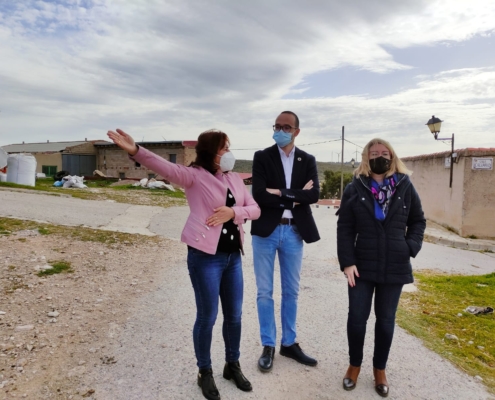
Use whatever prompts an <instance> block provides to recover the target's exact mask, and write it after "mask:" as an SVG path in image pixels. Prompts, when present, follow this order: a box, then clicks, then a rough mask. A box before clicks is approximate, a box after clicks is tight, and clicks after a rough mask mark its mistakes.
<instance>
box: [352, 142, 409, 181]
mask: <svg viewBox="0 0 495 400" xmlns="http://www.w3.org/2000/svg"><path fill="white" fill-rule="evenodd" d="M375 144H382V145H384V146H385V147H386V148H387V149H388V151H389V152H390V169H389V170H388V171H387V174H386V177H389V176H392V175H393V174H395V173H396V172H399V173H401V174H406V175H411V174H412V171H409V170H408V169H407V167H406V166H405V165H404V163H403V162H402V161H401V159H400V158H399V157H398V156H397V154H396V153H395V151H394V148H393V147H392V145H391V144H390V143H389V142H387V141H386V140H383V139H379V138H375V139H371V140H370V141H369V142H368V144H367V145H366V146H364V149H363V152H362V154H361V164H359V167H357V168H356V169H355V170H354V175H355V176H359V175H366V176H370V174H371V168H370V157H369V153H370V148H371V147H372V146H374V145H375Z"/></svg>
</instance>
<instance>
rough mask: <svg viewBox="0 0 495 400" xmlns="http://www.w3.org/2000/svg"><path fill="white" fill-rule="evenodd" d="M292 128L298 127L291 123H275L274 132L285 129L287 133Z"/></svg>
mask: <svg viewBox="0 0 495 400" xmlns="http://www.w3.org/2000/svg"><path fill="white" fill-rule="evenodd" d="M292 129H297V128H295V127H293V126H290V125H279V124H275V125H273V132H280V131H284V132H285V133H289V132H290V131H291V130H292Z"/></svg>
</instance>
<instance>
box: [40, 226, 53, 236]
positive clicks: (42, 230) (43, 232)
mask: <svg viewBox="0 0 495 400" xmlns="http://www.w3.org/2000/svg"><path fill="white" fill-rule="evenodd" d="M38 232H39V233H40V235H49V234H50V231H49V230H48V229H47V228H45V227H44V226H42V227H40V228H38Z"/></svg>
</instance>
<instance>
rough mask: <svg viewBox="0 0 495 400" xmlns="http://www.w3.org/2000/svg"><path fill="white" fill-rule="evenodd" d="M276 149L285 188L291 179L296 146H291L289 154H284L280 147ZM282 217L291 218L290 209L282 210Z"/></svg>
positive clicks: (288, 185)
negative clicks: (278, 153) (282, 169)
mask: <svg viewBox="0 0 495 400" xmlns="http://www.w3.org/2000/svg"><path fill="white" fill-rule="evenodd" d="M278 151H279V152H280V158H281V159H282V166H283V167H284V174H285V184H286V189H290V183H291V180H292V168H293V167H294V153H295V151H296V146H294V147H293V148H292V150H291V151H290V153H289V155H287V154H285V152H284V151H283V150H282V149H281V148H280V147H279V148H278ZM282 218H292V211H291V210H284V213H283V214H282Z"/></svg>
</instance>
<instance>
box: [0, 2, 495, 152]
mask: <svg viewBox="0 0 495 400" xmlns="http://www.w3.org/2000/svg"><path fill="white" fill-rule="evenodd" d="M14 4H15V5H14V6H13V7H15V8H13V9H6V8H2V6H1V5H0V59H1V60H8V62H3V61H2V62H1V63H0V86H1V88H2V96H1V98H0V110H1V112H0V127H1V134H0V144H8V143H13V142H18V141H20V140H24V141H38V140H39V141H44V140H46V139H50V140H52V141H53V140H68V139H73V140H79V139H80V138H82V137H88V138H103V137H104V133H105V132H106V130H107V129H109V128H114V127H116V126H121V127H125V128H126V129H129V131H130V132H131V133H134V132H135V134H136V136H137V137H142V136H143V135H144V136H145V139H147V140H159V139H161V138H162V137H166V138H167V139H186V138H194V137H196V136H197V134H198V133H199V132H201V131H202V130H205V129H207V128H210V127H212V126H215V127H218V128H220V129H224V130H226V131H227V132H228V133H229V135H230V136H231V139H232V141H233V147H238V148H239V147H241V148H246V147H263V146H267V145H270V144H271V143H272V141H271V133H270V126H271V125H272V121H273V119H274V118H275V116H276V114H277V113H278V112H279V111H280V110H281V109H294V110H295V111H297V112H298V113H299V114H300V116H301V121H302V122H303V123H304V126H305V128H306V129H305V130H303V133H302V134H301V137H300V142H301V143H302V142H315V141H320V140H321V139H322V137H323V138H325V137H326V136H325V135H328V136H329V137H332V138H333V137H335V136H337V137H338V136H339V134H340V126H341V125H342V124H344V125H346V127H347V129H348V132H349V135H350V136H349V137H350V138H353V139H351V140H353V141H356V140H359V141H360V142H361V143H362V142H363V141H365V140H367V139H369V138H370V136H371V135H384V136H387V137H388V138H389V139H391V140H392V142H394V139H395V138H400V140H401V141H402V142H404V145H402V144H399V145H398V150H399V153H407V154H418V153H422V152H429V151H436V150H435V149H437V146H438V144H437V143H430V142H429V140H431V142H433V140H432V139H431V138H429V137H425V144H424V145H423V144H422V143H421V144H418V140H417V137H418V135H421V137H423V135H424V134H425V133H424V132H426V134H427V130H426V127H424V126H422V125H421V122H422V121H423V119H425V118H426V119H427V118H428V117H429V115H430V114H432V113H436V114H438V115H439V116H441V117H442V118H444V119H445V120H446V123H445V125H444V126H445V127H447V126H449V124H452V126H456V129H457V128H458V129H459V130H460V131H466V132H467V131H469V132H470V135H471V136H470V137H473V136H472V135H473V134H477V135H479V137H480V138H481V140H480V141H479V142H480V143H486V144H484V145H489V143H490V138H489V137H488V136H486V135H487V133H486V132H487V130H488V129H491V127H492V126H493V122H494V121H493V117H492V115H493V104H494V102H493V98H494V97H495V96H494V94H493V91H494V87H493V83H492V82H493V78H494V76H493V74H494V72H493V70H490V69H476V68H474V69H471V70H462V71H447V72H445V73H443V74H439V75H436V76H434V77H429V76H422V77H418V85H417V87H415V88H413V89H409V90H407V91H404V92H400V91H399V89H398V92H397V93H396V94H394V95H392V96H387V97H382V98H373V99H372V98H367V97H364V96H354V97H350V96H343V97H338V98H318V99H304V100H281V98H282V97H283V96H284V95H286V94H288V93H294V92H297V91H299V92H300V91H302V90H304V89H300V88H298V89H293V88H294V87H295V86H297V84H299V83H301V82H302V81H303V80H304V78H305V77H307V76H309V75H311V74H314V73H317V72H320V71H324V70H329V69H335V68H342V67H345V66H352V67H355V68H358V69H364V70H369V71H373V72H377V73H382V74H385V73H390V72H391V71H394V70H401V69H407V68H410V66H408V65H403V64H400V63H398V62H397V61H395V60H394V59H393V57H392V56H391V55H390V53H388V52H387V50H386V49H385V48H386V47H385V48H384V47H383V46H391V47H396V48H407V47H410V46H419V45H433V44H435V43H438V42H442V41H449V40H453V41H462V40H467V39H469V38H470V37H472V36H473V35H479V34H489V33H490V32H491V31H493V29H495V7H494V6H493V2H492V1H480V0H474V1H470V2H469V6H466V5H465V3H464V2H458V1H454V0H450V1H447V0H437V1H432V2H430V1H417V0H410V1H394V0H382V1H379V2H369V1H364V0H361V1H360V0H352V1H346V2H344V3H343V2H340V1H323V0H322V1H315V0H313V1H309V2H304V3H303V2H286V1H281V0H279V1H270V2H266V1H261V0H256V1H251V2H249V3H248V2H232V1H227V0H224V1H220V2H218V1H215V2H213V1H210V2H205V1H199V0H197V1H167V2H165V1H149V0H147V1H137V0H135V1H103V0H101V1H86V2H83V1H76V0H74V1H63V2H59V3H58V4H55V3H52V2H43V1H32V2H27V1H26V2H19V3H18V4H17V3H14ZM447 121H448V124H447ZM424 122H426V120H425V121H424ZM418 124H419V125H420V127H418ZM411 127H414V128H412V129H411ZM416 127H418V128H416ZM416 129H418V130H417V131H416ZM419 129H424V130H425V131H424V132H423V131H421V132H420V131H419ZM408 135H409V136H408ZM426 136H427V135H426ZM459 137H460V138H462V134H459ZM303 139H304V140H303ZM459 143H466V144H465V145H466V146H468V145H469V146H472V143H471V142H468V141H466V142H463V139H459ZM325 146H326V145H323V146H317V147H316V148H315V147H314V146H311V147H308V148H307V149H308V151H311V152H314V153H315V154H317V156H318V157H319V158H321V159H329V158H330V157H327V153H328V151H331V150H329V149H330V147H329V146H331V145H328V146H326V147H325ZM402 146H403V149H404V151H402V152H400V150H401V147H402ZM336 148H338V145H337V146H336ZM336 151H338V150H336ZM250 155H251V154H250V152H242V153H241V157H243V158H248V157H249V156H250Z"/></svg>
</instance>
